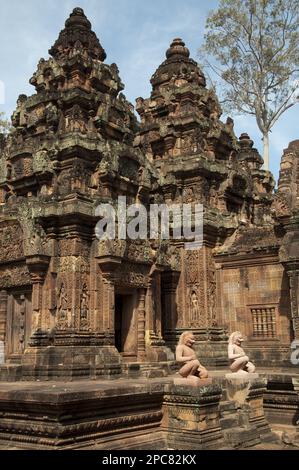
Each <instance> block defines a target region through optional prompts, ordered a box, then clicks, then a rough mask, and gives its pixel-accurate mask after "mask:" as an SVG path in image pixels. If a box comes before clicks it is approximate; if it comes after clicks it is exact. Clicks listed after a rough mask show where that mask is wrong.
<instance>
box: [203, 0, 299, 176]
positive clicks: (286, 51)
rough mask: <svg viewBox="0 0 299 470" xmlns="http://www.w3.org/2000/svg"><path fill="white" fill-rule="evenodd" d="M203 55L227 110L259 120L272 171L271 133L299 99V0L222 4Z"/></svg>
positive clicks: (213, 16)
mask: <svg viewBox="0 0 299 470" xmlns="http://www.w3.org/2000/svg"><path fill="white" fill-rule="evenodd" d="M201 54H204V55H205V56H209V55H210V56H212V57H213V58H214V59H215V61H214V62H211V60H209V59H208V60H207V59H205V63H206V65H208V66H209V67H210V68H212V70H213V71H214V72H215V73H216V74H217V75H218V76H220V77H221V79H222V80H223V81H224V82H225V84H226V86H225V87H224V91H223V98H224V107H225V109H226V110H229V111H235V112H238V113H240V114H250V115H253V116H255V118H256V122H257V125H258V128H259V130H260V131H261V133H262V136H263V147H264V149H263V156H264V162H265V168H266V169H267V170H268V169H269V133H270V132H271V129H272V127H273V126H274V124H275V123H276V122H277V121H278V119H279V118H280V117H281V115H282V114H283V113H284V112H285V111H287V110H288V109H289V108H291V107H292V106H293V105H294V104H295V103H296V102H297V101H298V98H299V94H298V93H297V92H298V88H299V87H298V85H299V0H221V1H220V5H219V8H218V10H214V11H212V12H211V13H210V14H209V16H208V19H207V23H206V34H205V43H204V45H203V47H202V48H201Z"/></svg>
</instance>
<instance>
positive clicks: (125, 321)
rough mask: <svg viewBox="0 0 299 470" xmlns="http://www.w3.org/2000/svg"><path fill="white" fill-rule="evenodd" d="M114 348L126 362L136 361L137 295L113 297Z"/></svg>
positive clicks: (133, 293)
mask: <svg viewBox="0 0 299 470" xmlns="http://www.w3.org/2000/svg"><path fill="white" fill-rule="evenodd" d="M115 347H116V349H117V350H118V351H119V352H120V353H121V354H122V356H123V358H124V359H125V360H127V361H136V360H137V294H136V293H135V292H130V293H128V292H126V293H125V294H124V293H119V292H117V294H116V296H115Z"/></svg>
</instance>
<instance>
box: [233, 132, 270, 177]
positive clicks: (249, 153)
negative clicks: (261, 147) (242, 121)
mask: <svg viewBox="0 0 299 470" xmlns="http://www.w3.org/2000/svg"><path fill="white" fill-rule="evenodd" d="M253 145H254V142H253V140H252V139H251V138H250V137H249V135H248V134H247V133H246V132H245V133H243V134H241V136H240V138H239V146H240V151H239V160H241V161H246V162H247V163H248V164H249V166H250V167H251V168H252V169H254V168H256V169H259V168H261V167H262V165H263V163H264V160H263V159H262V157H261V155H260V154H259V153H258V151H257V149H256V148H253Z"/></svg>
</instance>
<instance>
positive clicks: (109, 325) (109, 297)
mask: <svg viewBox="0 0 299 470" xmlns="http://www.w3.org/2000/svg"><path fill="white" fill-rule="evenodd" d="M97 260H98V264H99V266H100V269H101V272H102V276H103V311H102V312H103V319H102V325H103V330H104V333H105V335H106V336H107V337H108V341H109V342H110V340H112V339H113V341H114V340H115V326H114V323H115V276H114V272H115V270H116V268H117V267H118V266H119V265H120V263H121V260H120V258H118V257H114V256H100V257H97Z"/></svg>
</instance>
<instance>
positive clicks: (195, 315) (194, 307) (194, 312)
mask: <svg viewBox="0 0 299 470" xmlns="http://www.w3.org/2000/svg"><path fill="white" fill-rule="evenodd" d="M190 317H191V318H190V320H191V322H196V321H198V320H199V302H198V297H197V294H196V292H194V291H193V292H192V294H191V315H190Z"/></svg>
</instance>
